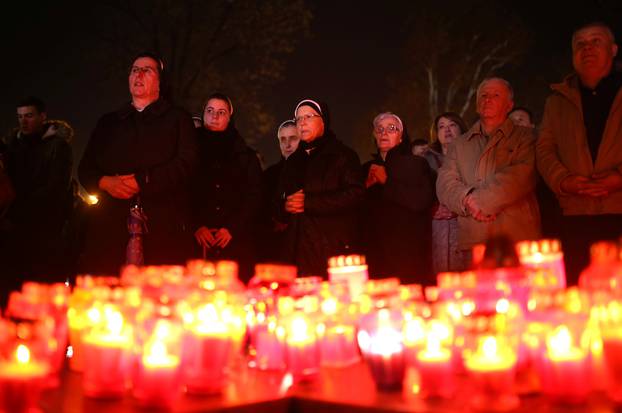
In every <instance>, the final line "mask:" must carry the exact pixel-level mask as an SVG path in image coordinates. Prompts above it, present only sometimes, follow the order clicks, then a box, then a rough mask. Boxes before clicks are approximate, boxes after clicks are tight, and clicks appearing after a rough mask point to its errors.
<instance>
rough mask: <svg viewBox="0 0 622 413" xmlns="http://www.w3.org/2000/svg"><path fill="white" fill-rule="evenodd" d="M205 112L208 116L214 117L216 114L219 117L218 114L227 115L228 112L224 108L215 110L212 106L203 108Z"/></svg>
mask: <svg viewBox="0 0 622 413" xmlns="http://www.w3.org/2000/svg"><path fill="white" fill-rule="evenodd" d="M205 113H207V114H208V115H209V116H212V117H214V118H215V117H217V116H218V117H220V116H229V112H227V111H226V110H224V109H218V110H216V109H214V108H207V109H205Z"/></svg>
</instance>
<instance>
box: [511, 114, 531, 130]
mask: <svg viewBox="0 0 622 413" xmlns="http://www.w3.org/2000/svg"><path fill="white" fill-rule="evenodd" d="M509 118H510V119H512V122H514V124H515V125H518V126H525V127H527V128H533V127H534V124H533V123H531V118H530V117H529V113H527V112H525V111H524V110H515V111H514V112H512V113H510V115H509Z"/></svg>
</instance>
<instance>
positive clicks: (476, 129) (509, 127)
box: [465, 118, 514, 140]
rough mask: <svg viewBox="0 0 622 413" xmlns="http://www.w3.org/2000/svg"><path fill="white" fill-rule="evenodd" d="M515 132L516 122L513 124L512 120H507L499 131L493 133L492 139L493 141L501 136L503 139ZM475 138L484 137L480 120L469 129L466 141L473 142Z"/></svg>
mask: <svg viewBox="0 0 622 413" xmlns="http://www.w3.org/2000/svg"><path fill="white" fill-rule="evenodd" d="M513 130H514V122H512V120H511V119H510V118H506V119H505V121H504V122H503V123H502V124H501V125H500V126H499V127H498V128H497V129H495V130H494V131H493V133H492V134H491V135H490V137H491V139H494V137H496V136H501V137H504V136H510V134H511V133H512V131H513ZM499 132H501V133H500V134H499ZM475 136H484V133H483V132H482V125H481V121H479V120H478V121H477V122H475V125H473V126H472V127H471V129H469V130H468V131H467V133H466V134H465V138H466V140H471V139H472V138H473V137H475Z"/></svg>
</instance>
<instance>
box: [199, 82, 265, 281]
mask: <svg viewBox="0 0 622 413" xmlns="http://www.w3.org/2000/svg"><path fill="white" fill-rule="evenodd" d="M232 116H233V104H232V103H231V100H230V99H229V98H228V97H227V96H226V95H224V94H221V93H214V94H212V95H210V96H209V97H208V98H207V99H206V101H205V106H204V108H203V128H200V129H198V131H199V139H198V141H199V166H198V171H197V174H196V177H195V181H194V184H193V186H192V205H193V210H194V213H193V217H194V218H193V219H194V228H193V230H194V236H195V239H196V242H197V244H198V246H199V248H200V249H201V250H202V255H203V256H204V257H205V258H207V259H230V260H235V261H237V262H238V264H239V270H240V279H242V280H243V281H248V280H249V279H250V277H251V276H252V270H253V260H254V256H253V255H254V254H253V248H252V246H253V245H252V235H253V225H254V223H255V217H256V212H257V211H258V209H259V207H260V204H261V166H260V164H259V159H258V158H257V155H256V153H255V151H254V150H252V149H251V148H250V147H249V146H248V145H247V144H246V143H245V142H244V139H243V138H242V136H240V133H239V132H238V130H237V129H236V127H235V125H234V122H233V118H232Z"/></svg>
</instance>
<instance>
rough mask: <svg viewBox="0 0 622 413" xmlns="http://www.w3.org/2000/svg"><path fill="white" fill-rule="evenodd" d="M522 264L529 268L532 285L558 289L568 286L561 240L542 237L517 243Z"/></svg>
mask: <svg viewBox="0 0 622 413" xmlns="http://www.w3.org/2000/svg"><path fill="white" fill-rule="evenodd" d="M516 250H517V252H518V257H519V259H520V262H521V264H522V265H523V266H524V267H525V268H527V272H528V274H529V280H530V285H531V286H532V287H535V288H543V289H550V290H558V289H563V288H565V287H566V268H565V267H564V253H563V252H562V249H561V244H560V242H559V240H556V239H541V240H538V241H521V242H519V243H517V244H516Z"/></svg>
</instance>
